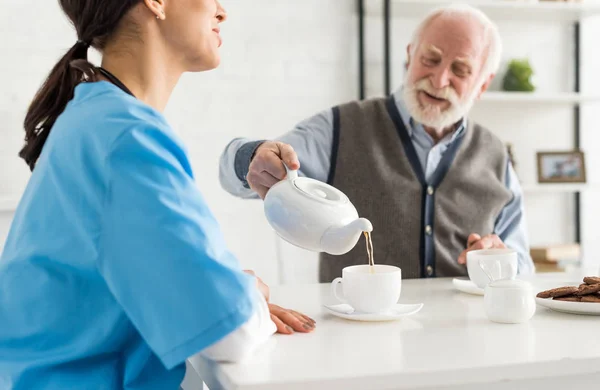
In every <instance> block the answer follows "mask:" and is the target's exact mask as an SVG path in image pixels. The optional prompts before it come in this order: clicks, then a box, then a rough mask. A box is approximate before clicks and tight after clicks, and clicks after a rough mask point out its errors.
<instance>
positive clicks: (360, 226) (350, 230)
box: [321, 218, 373, 255]
mask: <svg viewBox="0 0 600 390" xmlns="http://www.w3.org/2000/svg"><path fill="white" fill-rule="evenodd" d="M372 231H373V225H372V224H371V222H370V221H369V220H368V219H366V218H358V219H355V220H354V221H352V222H350V223H349V224H347V225H344V226H336V227H330V228H329V229H327V230H326V231H325V233H324V234H323V236H322V237H321V247H322V248H323V252H326V253H329V254H331V255H343V254H345V253H348V252H350V250H351V249H352V248H354V246H355V245H356V243H357V242H358V239H359V238H360V236H361V235H362V234H363V232H372Z"/></svg>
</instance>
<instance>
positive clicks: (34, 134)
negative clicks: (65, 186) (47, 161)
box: [19, 0, 141, 170]
mask: <svg viewBox="0 0 600 390" xmlns="http://www.w3.org/2000/svg"><path fill="white" fill-rule="evenodd" d="M140 1H141V0H59V3H60V6H61V8H62V9H63V11H64V13H65V14H66V15H67V17H68V18H69V19H70V20H71V23H72V24H73V26H74V27H75V30H76V31H77V39H78V40H77V43H76V44H75V45H73V47H71V49H69V51H68V52H67V53H66V54H65V55H64V56H63V57H62V58H61V59H60V61H58V63H57V64H56V65H55V66H54V68H53V69H52V71H51V72H50V74H49V75H48V77H47V78H46V81H44V84H42V86H41V88H40V89H39V90H38V92H37V93H36V95H35V97H34V98H33V101H32V102H31V105H30V106H29V109H28V110H27V115H26V116H25V122H24V127H25V146H23V149H21V152H20V153H19V157H21V158H23V159H24V160H25V162H26V163H27V165H29V168H30V169H31V170H33V169H34V167H35V163H36V161H37V159H38V157H39V156H40V153H41V152H42V148H43V147H44V143H45V142H46V139H47V138H48V135H49V134H50V130H52V126H53V125H54V122H56V119H57V118H58V116H59V115H60V114H61V113H62V112H63V111H64V109H65V107H66V106H67V103H68V102H69V101H70V100H71V99H72V98H73V94H74V91H75V87H76V86H77V85H78V84H80V83H81V82H84V81H96V80H97V76H96V75H97V72H96V68H95V67H94V65H92V64H91V63H90V62H89V61H88V60H87V52H88V47H89V46H93V47H95V48H97V49H99V50H102V49H104V47H105V46H106V43H107V42H108V40H109V39H110V37H111V35H112V34H113V33H114V32H115V31H116V29H117V27H118V26H119V23H120V21H121V19H122V18H123V16H125V14H127V12H128V11H129V10H130V9H131V8H132V7H133V6H134V5H136V4H137V3H139V2H140Z"/></svg>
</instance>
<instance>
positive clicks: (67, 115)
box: [52, 81, 182, 151]
mask: <svg viewBox="0 0 600 390" xmlns="http://www.w3.org/2000/svg"><path fill="white" fill-rule="evenodd" d="M52 133H53V137H54V138H57V139H62V140H65V139H71V140H72V141H74V142H76V143H77V144H93V145H95V146H100V150H105V151H108V150H109V149H110V148H111V145H113V144H115V143H116V142H117V141H118V140H119V139H121V138H123V137H126V136H127V135H128V134H131V133H138V134H139V133H144V134H148V135H151V136H155V137H161V138H166V139H170V140H171V141H172V142H175V143H177V144H181V141H180V140H179V138H178V137H177V135H176V134H175V133H174V132H173V130H172V129H171V127H170V126H169V124H168V123H167V120H166V119H165V117H164V116H163V115H162V114H161V113H160V112H158V111H157V110H155V109H154V108H152V107H150V106H149V105H147V104H145V103H144V102H142V101H140V100H138V99H136V98H134V97H133V96H130V95H128V94H127V93H125V92H123V91H122V90H120V89H119V88H118V87H116V86H114V85H113V84H111V83H108V82H104V81H100V82H94V83H83V84H80V85H78V86H77V88H76V89H75V94H74V97H73V99H72V100H71V102H69V104H68V105H67V107H66V109H65V111H64V112H63V114H62V115H61V116H60V117H59V118H58V120H57V122H56V124H55V126H54V127H53V129H52ZM181 146H182V145H181ZM96 150H98V149H96Z"/></svg>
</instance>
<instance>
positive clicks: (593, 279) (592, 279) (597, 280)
mask: <svg viewBox="0 0 600 390" xmlns="http://www.w3.org/2000/svg"><path fill="white" fill-rule="evenodd" d="M583 282H584V283H586V284H600V276H586V277H585V278H583Z"/></svg>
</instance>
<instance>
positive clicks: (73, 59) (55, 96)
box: [19, 41, 95, 170]
mask: <svg viewBox="0 0 600 390" xmlns="http://www.w3.org/2000/svg"><path fill="white" fill-rule="evenodd" d="M89 46H90V45H89V43H87V42H84V41H77V43H76V44H75V45H74V46H73V47H72V48H71V49H70V50H69V51H68V52H67V53H66V54H65V55H64V56H63V57H62V58H61V59H60V61H58V63H57V64H56V65H55V66H54V68H53V69H52V71H51V72H50V74H49V75H48V78H47V79H46V81H45V82H44V84H43V85H42V87H41V88H40V89H39V91H38V92H37V93H36V95H35V97H34V99H33V101H32V102H31V105H30V106H29V109H28V110H27V115H26V116H25V123H24V126H25V146H24V147H23V149H21V152H20V153H19V157H21V158H23V159H24V160H25V162H26V163H27V165H29V168H30V169H31V170H33V168H34V167H35V163H36V161H37V159H38V157H39V156H40V153H41V152H42V148H43V147H44V143H45V142H46V139H47V138H48V135H49V134H50V130H52V126H53V125H54V122H56V119H57V118H58V116H59V115H60V114H61V113H62V112H63V111H64V109H65V107H66V106H67V103H68V102H69V101H70V100H71V99H72V98H73V94H74V91H75V87H76V86H77V84H79V83H81V82H83V81H88V80H93V79H95V68H94V66H93V65H92V64H91V63H90V62H88V60H87V51H88V48H89Z"/></svg>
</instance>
